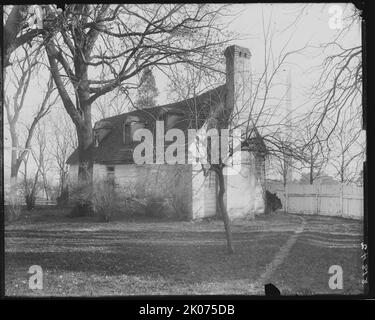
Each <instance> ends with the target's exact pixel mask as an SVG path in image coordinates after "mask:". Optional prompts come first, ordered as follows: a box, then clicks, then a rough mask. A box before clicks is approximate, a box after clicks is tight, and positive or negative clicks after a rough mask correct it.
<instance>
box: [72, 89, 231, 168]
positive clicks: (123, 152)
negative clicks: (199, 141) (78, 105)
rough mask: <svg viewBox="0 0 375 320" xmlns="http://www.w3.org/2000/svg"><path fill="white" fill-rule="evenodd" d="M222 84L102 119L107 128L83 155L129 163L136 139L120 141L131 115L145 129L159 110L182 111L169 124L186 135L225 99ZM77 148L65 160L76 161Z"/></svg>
mask: <svg viewBox="0 0 375 320" xmlns="http://www.w3.org/2000/svg"><path fill="white" fill-rule="evenodd" d="M225 94H226V86H225V85H222V86H219V87H216V88H214V89H212V90H209V91H206V92H204V93H202V94H200V95H198V96H196V97H193V98H190V99H187V100H183V101H179V102H176V103H171V104H167V105H163V106H157V107H153V108H148V109H141V110H134V111H131V112H128V113H124V114H121V115H117V116H113V117H110V118H106V119H103V120H101V121H103V122H104V121H105V123H106V125H105V126H106V128H109V129H110V132H109V133H108V134H107V135H106V136H105V137H104V138H103V140H102V141H101V142H100V143H99V146H98V147H95V146H94V145H93V144H91V145H90V146H89V147H88V148H87V150H86V151H85V154H84V158H86V159H87V160H89V159H91V160H93V161H94V162H97V163H108V164H109V163H111V164H119V163H133V150H134V147H135V145H137V144H138V143H139V142H134V143H132V144H130V145H125V143H124V141H123V124H124V122H125V120H126V119H127V118H129V117H131V116H135V117H138V118H139V119H140V121H142V122H143V123H144V124H145V129H149V130H151V131H153V129H154V127H155V123H156V120H158V119H159V117H160V116H161V115H162V114H165V113H173V112H178V113H179V114H181V115H182V117H181V120H179V121H178V122H177V123H176V124H175V125H174V126H173V128H177V129H180V130H182V131H183V132H184V133H185V137H187V134H186V133H187V130H188V129H199V128H201V127H202V126H203V124H204V122H205V121H206V119H207V118H208V117H209V116H210V114H212V112H213V111H214V110H215V109H216V108H217V107H218V106H219V105H220V104H223V103H224V101H225ZM78 160H79V159H78V148H77V149H76V150H75V151H74V152H73V153H72V154H71V155H70V157H69V158H68V160H67V164H76V163H78Z"/></svg>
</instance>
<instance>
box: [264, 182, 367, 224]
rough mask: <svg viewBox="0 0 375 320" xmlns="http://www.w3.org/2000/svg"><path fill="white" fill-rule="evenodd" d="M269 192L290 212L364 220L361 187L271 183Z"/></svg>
mask: <svg viewBox="0 0 375 320" xmlns="http://www.w3.org/2000/svg"><path fill="white" fill-rule="evenodd" d="M267 189H268V190H269V191H270V192H273V193H276V194H277V196H278V197H279V198H280V200H281V202H282V204H283V209H284V210H285V211H286V212H289V213H298V214H318V215H325V216H338V217H344V218H352V219H363V213H364V206H363V202H364V197H363V188H362V187H357V186H347V185H343V184H337V185H319V184H314V185H310V184H288V185H287V186H286V188H285V189H284V186H283V185H280V184H277V183H272V182H269V183H267Z"/></svg>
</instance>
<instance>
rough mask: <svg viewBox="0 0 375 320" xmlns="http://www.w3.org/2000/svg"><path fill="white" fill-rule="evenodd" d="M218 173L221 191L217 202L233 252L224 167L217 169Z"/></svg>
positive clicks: (229, 247) (230, 249)
mask: <svg viewBox="0 0 375 320" xmlns="http://www.w3.org/2000/svg"><path fill="white" fill-rule="evenodd" d="M216 173H217V176H218V178H219V193H218V197H217V202H218V205H219V208H220V212H221V216H222V218H223V221H224V227H225V235H226V237H227V244H228V251H229V253H230V254H232V253H234V247H233V240H232V231H231V229H230V221H229V217H228V212H227V208H226V207H225V204H224V193H225V182H224V175H223V168H220V169H219V170H218V171H216Z"/></svg>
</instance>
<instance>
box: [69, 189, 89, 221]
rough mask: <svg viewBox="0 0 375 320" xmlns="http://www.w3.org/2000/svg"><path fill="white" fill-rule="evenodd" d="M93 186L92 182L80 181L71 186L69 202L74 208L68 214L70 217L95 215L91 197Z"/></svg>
mask: <svg viewBox="0 0 375 320" xmlns="http://www.w3.org/2000/svg"><path fill="white" fill-rule="evenodd" d="M92 186H93V184H92V183H90V182H78V183H76V184H71V185H70V186H69V188H70V192H69V203H70V204H71V205H72V206H73V209H72V210H71V212H70V213H69V214H68V216H69V217H72V218H74V217H84V216H91V215H93V210H92V204H91V198H92V193H93V192H92V191H93V190H92Z"/></svg>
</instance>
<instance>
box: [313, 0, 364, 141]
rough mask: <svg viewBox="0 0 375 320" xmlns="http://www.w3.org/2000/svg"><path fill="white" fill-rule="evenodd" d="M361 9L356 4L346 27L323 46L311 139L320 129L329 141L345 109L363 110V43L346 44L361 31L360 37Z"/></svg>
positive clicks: (314, 89)
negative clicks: (349, 36)
mask: <svg viewBox="0 0 375 320" xmlns="http://www.w3.org/2000/svg"><path fill="white" fill-rule="evenodd" d="M361 21H362V18H361V12H360V10H358V9H357V8H356V7H355V6H354V5H352V6H351V13H350V14H349V15H348V16H346V17H345V18H344V22H343V24H345V27H344V28H343V29H342V30H341V31H340V32H339V33H338V35H337V36H336V37H335V38H334V39H333V40H332V41H330V42H328V43H324V44H322V45H321V46H320V48H319V49H320V50H321V52H323V53H326V52H327V51H328V52H332V53H330V54H328V56H326V57H325V58H324V60H323V62H322V64H321V66H320V67H319V68H320V70H321V75H320V77H319V78H318V80H317V81H316V84H315V85H314V86H313V88H312V92H311V99H313V101H314V106H313V110H312V112H311V113H310V114H309V115H308V117H310V118H311V120H312V124H313V127H314V133H313V134H312V135H311V139H312V140H313V139H315V138H316V136H317V135H319V133H320V140H321V139H322V138H324V140H325V141H326V142H327V141H328V139H329V138H330V137H331V135H332V134H333V132H334V131H335V130H336V128H337V126H338V125H339V123H340V119H341V117H342V115H343V114H344V110H347V109H350V110H351V112H350V114H351V115H353V116H354V115H355V114H358V113H362V110H361V109H362V97H363V96H362V80H363V76H362V46H361V43H360V42H359V43H358V44H356V45H351V46H346V45H345V36H346V35H347V34H349V33H350V32H355V31H357V32H358V39H361V37H360V34H359V32H360V27H361Z"/></svg>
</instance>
